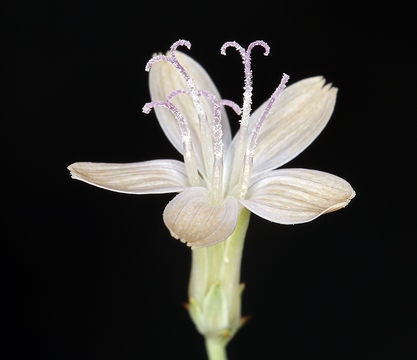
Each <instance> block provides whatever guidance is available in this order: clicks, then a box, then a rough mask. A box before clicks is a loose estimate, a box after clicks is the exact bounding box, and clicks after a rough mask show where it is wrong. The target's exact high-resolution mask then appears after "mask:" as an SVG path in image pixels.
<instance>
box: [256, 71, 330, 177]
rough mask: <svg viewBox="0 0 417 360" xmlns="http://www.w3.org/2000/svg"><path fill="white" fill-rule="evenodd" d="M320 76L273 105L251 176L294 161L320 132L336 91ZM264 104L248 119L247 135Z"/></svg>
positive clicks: (287, 91) (290, 88)
mask: <svg viewBox="0 0 417 360" xmlns="http://www.w3.org/2000/svg"><path fill="white" fill-rule="evenodd" d="M324 83H325V79H323V78H322V77H321V76H317V77H312V78H307V79H304V80H301V81H298V82H297V83H295V84H293V85H290V86H288V87H287V88H286V89H285V90H284V92H283V93H282V94H281V96H280V97H279V98H278V99H277V100H276V101H275V103H274V104H273V106H272V108H271V111H270V113H269V115H268V117H267V119H266V120H265V123H264V125H263V127H262V128H261V131H260V133H259V137H258V139H257V147H256V151H255V157H254V161H253V174H254V175H255V174H257V173H260V172H264V171H266V170H272V169H276V168H278V167H280V166H282V165H284V164H285V163H287V162H288V161H290V160H292V159H293V158H295V157H296V156H297V155H298V154H299V153H301V152H302V151H303V150H304V149H305V148H306V147H307V146H309V145H310V144H311V143H312V142H313V141H314V139H315V138H316V137H317V136H318V135H319V134H320V132H321V131H322V130H323V129H324V127H325V126H326V124H327V122H328V121H329V119H330V116H331V114H332V112H333V108H334V105H335V102H336V94H337V89H336V88H332V87H331V85H330V84H328V85H325V86H324ZM266 104H267V102H266V103H264V104H263V105H262V106H261V107H260V108H259V109H257V110H256V111H255V112H254V113H253V114H252V116H251V119H250V122H249V131H251V129H252V128H253V127H254V125H255V123H256V121H257V119H258V118H259V117H260V116H261V115H262V113H263V111H264V109H265V107H266Z"/></svg>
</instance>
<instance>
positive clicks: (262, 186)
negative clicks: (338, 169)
mask: <svg viewBox="0 0 417 360" xmlns="http://www.w3.org/2000/svg"><path fill="white" fill-rule="evenodd" d="M354 196H355V191H354V190H353V189H352V187H351V186H350V184H349V183H348V182H347V181H345V180H343V179H342V178H340V177H337V176H335V175H332V174H328V173H325V172H322V171H317V170H307V169H280V170H275V171H270V172H268V173H266V174H265V176H264V177H262V178H261V179H260V180H258V181H257V182H256V183H254V184H252V185H251V187H250V188H249V191H248V195H247V200H242V201H241V203H242V204H243V205H244V206H245V207H246V208H248V209H249V210H250V211H252V212H253V213H255V214H257V215H259V216H261V217H263V218H265V219H267V220H270V221H273V222H276V223H280V224H298V223H304V222H308V221H311V220H313V219H315V218H316V217H318V216H320V215H322V214H324V213H328V212H332V211H336V210H339V209H341V208H343V207H345V206H346V205H347V204H348V203H349V201H350V200H351V199H352V198H353V197H354Z"/></svg>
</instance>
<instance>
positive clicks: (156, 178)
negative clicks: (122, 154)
mask: <svg viewBox="0 0 417 360" xmlns="http://www.w3.org/2000/svg"><path fill="white" fill-rule="evenodd" d="M68 169H69V170H70V172H71V177H72V178H73V179H77V180H81V181H84V182H86V183H88V184H91V185H95V186H98V187H101V188H103V189H107V190H112V191H117V192H122V193H127V194H160V193H170V192H180V191H182V190H184V189H185V188H186V187H187V184H188V182H187V175H186V172H185V166H184V164H183V163H182V162H180V161H177V160H151V161H144V162H137V163H130V164H106V163H91V162H77V163H74V164H72V165H70V166H68Z"/></svg>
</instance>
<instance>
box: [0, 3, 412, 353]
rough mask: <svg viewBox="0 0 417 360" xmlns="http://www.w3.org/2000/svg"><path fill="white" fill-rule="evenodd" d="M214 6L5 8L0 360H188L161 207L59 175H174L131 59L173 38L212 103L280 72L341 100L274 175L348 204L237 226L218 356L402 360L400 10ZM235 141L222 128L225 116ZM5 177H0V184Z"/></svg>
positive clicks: (190, 331)
mask: <svg viewBox="0 0 417 360" xmlns="http://www.w3.org/2000/svg"><path fill="white" fill-rule="evenodd" d="M334 4H337V5H334V6H330V7H329V6H327V5H324V4H317V3H315V4H310V5H308V6H301V5H300V4H299V5H288V4H287V3H286V2H282V3H278V4H275V5H274V7H272V5H271V3H266V2H263V1H256V2H255V3H247V4H246V5H242V4H240V5H237V4H233V5H232V4H231V3H226V2H224V3H223V4H221V5H217V4H214V3H201V2H199V3H198V4H196V3H194V4H190V5H186V4H184V3H179V2H172V3H171V4H170V5H166V4H163V3H159V2H156V1H154V2H148V3H147V4H146V5H144V4H142V3H141V2H140V1H136V2H133V1H132V2H127V3H126V2H114V3H113V4H104V3H102V2H91V1H79V2H78V1H71V2H57V3H54V4H49V5H40V4H39V3H37V2H33V3H31V4H30V5H21V7H20V8H18V9H17V12H16V16H17V21H16V24H17V26H16V40H17V42H16V65H17V66H16V89H17V96H16V98H15V100H13V101H11V102H10V103H9V104H10V106H9V108H8V109H9V110H10V112H9V115H10V119H9V120H7V121H6V123H7V125H9V124H10V125H11V126H10V128H9V127H8V128H6V129H5V130H3V134H4V135H5V136H3V139H4V140H5V144H6V146H7V150H6V152H5V153H4V155H3V156H4V158H5V159H6V170H7V173H6V175H4V180H5V181H6V187H5V188H4V194H5V196H6V197H8V198H9V199H10V198H11V202H10V203H9V202H6V204H7V210H6V211H5V213H6V219H7V232H6V235H7V238H6V240H7V246H8V248H7V251H6V252H5V255H6V257H5V259H4V262H3V265H2V267H3V269H4V271H2V273H3V275H5V276H4V285H2V290H3V289H4V290H3V295H2V302H3V303H4V304H3V306H2V307H3V308H4V309H5V310H6V312H7V314H8V316H7V321H5V322H3V324H4V325H5V330H6V334H7V336H6V337H3V339H6V342H7V346H6V347H3V349H6V352H7V355H6V357H5V358H6V359H43V360H46V359H74V360H75V359H77V360H78V359H100V360H105V359H132V360H133V359H177V358H178V359H204V356H205V355H204V348H203V341H202V338H201V337H200V335H198V334H197V332H196V331H195V329H194V326H193V325H192V323H191V321H190V320H189V318H188V314H187V313H186V311H185V310H184V309H183V307H182V303H183V302H184V301H186V300H187V282H188V274H189V268H190V250H189V249H188V248H186V247H185V246H184V245H183V244H181V243H180V242H178V241H176V240H174V239H173V238H171V237H170V236H169V233H168V231H167V230H166V228H165V227H164V225H163V222H162V216H161V214H162V210H163V208H164V206H165V205H166V203H167V202H168V201H169V200H170V199H171V198H172V196H173V195H170V194H167V195H147V196H129V195H122V194H117V193H112V192H108V191H105V190H101V189H98V188H93V187H91V186H89V185H87V184H84V183H81V182H76V181H74V180H71V179H70V177H69V174H68V171H67V170H66V167H67V166H68V165H69V164H70V163H72V162H75V161H102V162H133V161H142V160H149V159H158V158H176V159H180V157H179V154H178V153H176V151H175V150H174V148H173V147H172V146H171V145H170V143H169V142H168V140H167V139H166V138H165V136H164V134H163V132H162V130H161V129H160V128H159V125H158V123H157V121H156V118H155V115H154V114H151V115H144V114H142V113H141V107H142V105H143V104H144V103H145V102H147V101H149V93H148V86H147V73H146V72H145V71H144V65H145V63H146V61H147V60H148V59H149V58H150V57H151V56H152V54H153V53H154V52H157V51H166V50H167V49H168V48H169V46H170V44H171V43H172V42H174V41H175V40H177V39H179V38H183V39H188V40H190V41H191V42H192V44H193V46H192V49H191V51H190V52H188V51H187V52H188V53H189V54H191V56H193V57H194V58H195V59H196V60H197V61H199V62H200V63H201V64H203V65H204V67H205V68H206V69H207V71H208V72H209V73H210V74H211V76H212V78H213V80H214V81H215V83H216V84H217V86H218V88H219V89H220V92H221V94H222V96H223V97H225V98H229V99H232V100H235V101H237V102H240V101H241V95H242V86H243V79H242V66H241V61H240V59H239V57H238V55H237V54H234V53H233V52H232V51H231V52H230V55H228V56H227V57H222V56H221V55H220V54H219V49H220V46H221V45H222V44H223V42H225V41H229V40H236V41H238V42H240V43H241V44H242V45H244V46H247V44H248V43H249V42H251V41H253V40H257V39H263V40H265V41H267V42H268V43H269V44H270V46H271V54H270V56H269V57H266V58H265V57H263V56H261V55H260V51H256V53H255V52H254V57H253V67H254V108H256V106H257V105H259V104H260V103H261V102H263V101H264V100H265V99H266V98H267V97H268V96H269V95H270V94H271V93H272V91H273V90H274V89H275V86H276V85H277V83H278V81H279V79H280V76H281V74H282V72H286V73H288V74H290V75H291V79H290V82H291V83H293V82H295V81H297V80H299V79H302V78H304V77H308V76H313V75H323V76H325V77H326V79H328V81H330V82H332V83H333V84H334V85H335V86H337V87H338V88H339V94H338V100H337V105H336V109H335V111H334V114H333V116H332V118H331V121H330V123H329V124H328V126H327V127H326V129H325V130H324V131H323V133H322V134H321V135H320V137H319V138H318V139H317V140H316V141H315V142H314V143H313V144H312V145H311V146H310V147H309V148H308V149H307V150H306V151H304V152H303V153H302V154H301V155H299V156H298V157H297V158H296V159H294V160H293V161H291V162H290V163H288V164H287V165H286V167H305V168H312V169H318V170H322V171H327V172H330V173H333V174H336V175H339V176H341V177H343V178H345V179H347V180H348V181H349V182H350V183H351V184H352V186H353V187H354V189H355V190H356V192H357V196H356V198H355V199H354V200H353V201H352V202H351V204H350V205H349V206H348V207H347V208H345V209H343V210H341V211H338V212H335V213H332V214H328V215H325V216H323V217H320V218H319V219H317V220H315V221H313V222H311V223H308V224H303V225H298V226H284V225H277V224H272V223H270V222H268V221H266V220H263V219H261V218H258V217H256V216H252V219H251V224H250V227H249V231H248V235H247V240H246V248H245V253H244V258H243V270H242V280H243V281H244V282H245V283H246V290H245V292H244V295H243V313H244V314H247V315H251V316H252V319H251V320H250V322H249V323H248V324H247V325H246V326H245V327H244V328H243V329H242V330H241V331H240V332H239V333H238V335H237V336H236V338H235V339H234V340H233V341H232V342H231V344H230V346H229V354H230V359H231V360H233V359H253V358H262V359H306V358H312V357H318V358H321V359H353V358H354V359H415V358H416V355H417V350H416V335H417V331H416V317H417V316H416V315H417V314H416V311H417V310H416V300H417V299H416V296H415V294H414V290H415V284H416V255H417V252H416V236H415V235H416V234H415V228H414V224H413V221H414V213H415V211H414V206H413V203H414V202H415V186H416V176H415V175H414V173H413V165H415V150H414V144H413V142H415V135H414V131H412V129H413V128H412V125H413V123H414V122H415V85H414V84H415V76H414V75H415V70H414V68H415V59H413V58H412V55H411V49H412V47H413V46H414V45H415V31H414V28H413V25H414V24H413V22H412V19H411V18H409V17H408V16H407V14H409V13H410V12H411V9H409V8H402V7H400V6H399V5H398V4H397V5H396V7H395V8H393V7H390V6H388V5H386V6H384V7H380V6H378V7H374V8H370V9H369V10H367V9H364V8H363V7H353V6H347V5H342V4H341V3H338V2H334ZM230 119H231V121H232V122H233V124H234V125H233V126H234V129H236V127H237V126H236V124H237V122H238V119H237V117H236V116H233V115H231V116H230ZM10 175H11V176H10Z"/></svg>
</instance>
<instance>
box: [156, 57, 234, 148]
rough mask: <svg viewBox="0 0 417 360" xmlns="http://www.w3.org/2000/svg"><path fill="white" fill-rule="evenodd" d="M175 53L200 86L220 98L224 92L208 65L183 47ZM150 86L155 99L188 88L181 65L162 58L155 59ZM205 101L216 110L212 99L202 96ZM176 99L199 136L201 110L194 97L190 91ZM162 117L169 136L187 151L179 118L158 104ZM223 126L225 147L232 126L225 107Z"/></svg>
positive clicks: (208, 108) (206, 107) (209, 109)
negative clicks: (194, 101)
mask: <svg viewBox="0 0 417 360" xmlns="http://www.w3.org/2000/svg"><path fill="white" fill-rule="evenodd" d="M175 55H176V57H177V59H178V61H179V62H180V64H181V65H182V66H183V67H184V68H185V70H186V71H187V72H188V74H189V75H190V76H191V77H192V79H193V81H194V83H195V85H196V87H197V89H198V90H206V91H209V92H210V93H212V94H214V95H215V96H216V97H217V98H218V99H219V100H220V99H221V98H220V94H219V92H218V91H217V88H216V86H215V85H214V83H213V81H212V80H211V78H210V76H209V75H208V74H207V72H206V71H205V70H204V68H203V67H202V66H201V65H200V64H199V63H197V62H196V61H195V60H193V59H192V58H191V57H190V56H188V55H185V54H183V53H181V52H179V51H176V52H175ZM149 89H150V92H151V98H152V100H153V101H164V100H166V97H167V95H168V94H170V93H171V92H172V91H174V90H178V89H184V90H188V89H187V85H186V83H185V80H184V78H183V77H182V76H181V75H180V73H179V72H178V70H177V69H175V68H174V66H172V65H171V64H169V63H167V62H164V61H161V62H158V63H154V64H153V65H152V68H151V70H150V74H149ZM200 100H201V102H202V104H203V108H204V110H205V112H206V114H209V116H211V114H212V113H213V104H212V103H211V102H209V101H208V100H207V99H206V98H204V97H203V96H201V97H200ZM172 102H173V103H174V105H175V106H177V107H178V109H179V110H180V111H181V112H182V114H183V115H184V116H185V117H186V119H187V121H189V122H190V123H191V127H192V130H193V133H194V135H195V136H196V137H197V138H199V134H200V126H199V122H198V117H197V112H196V110H195V108H194V106H193V103H192V101H191V97H189V96H187V95H178V96H176V97H175V98H173V99H172ZM155 111H156V114H157V117H158V121H159V123H160V124H161V127H162V129H163V130H164V132H165V134H166V136H167V137H168V139H169V140H170V141H171V142H172V144H173V145H174V146H175V148H176V149H177V150H178V151H179V152H180V153H183V149H182V142H181V136H180V131H179V128H178V124H177V121H176V120H175V118H174V116H173V115H172V113H170V112H169V111H168V110H166V109H163V108H155ZM221 114H222V128H223V139H224V144H225V147H227V146H228V145H229V143H230V142H231V130H230V125H229V121H228V119H227V115H226V111H225V110H224V107H222V113H221Z"/></svg>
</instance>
